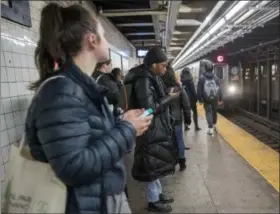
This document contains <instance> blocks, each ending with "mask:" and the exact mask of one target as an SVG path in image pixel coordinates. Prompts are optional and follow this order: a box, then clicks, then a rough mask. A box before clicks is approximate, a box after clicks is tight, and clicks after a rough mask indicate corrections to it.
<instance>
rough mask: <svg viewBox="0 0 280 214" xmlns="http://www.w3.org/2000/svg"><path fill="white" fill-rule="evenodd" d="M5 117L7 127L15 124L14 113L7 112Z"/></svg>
mask: <svg viewBox="0 0 280 214" xmlns="http://www.w3.org/2000/svg"><path fill="white" fill-rule="evenodd" d="M4 117H5V120H6V127H7V129H10V128H12V127H14V126H15V122H14V116H13V113H9V114H5V115H4Z"/></svg>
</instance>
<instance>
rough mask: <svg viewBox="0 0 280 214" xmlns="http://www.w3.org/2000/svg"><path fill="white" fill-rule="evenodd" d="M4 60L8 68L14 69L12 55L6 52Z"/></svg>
mask: <svg viewBox="0 0 280 214" xmlns="http://www.w3.org/2000/svg"><path fill="white" fill-rule="evenodd" d="M4 58H5V63H6V66H7V67H14V64H13V56H12V53H10V52H4Z"/></svg>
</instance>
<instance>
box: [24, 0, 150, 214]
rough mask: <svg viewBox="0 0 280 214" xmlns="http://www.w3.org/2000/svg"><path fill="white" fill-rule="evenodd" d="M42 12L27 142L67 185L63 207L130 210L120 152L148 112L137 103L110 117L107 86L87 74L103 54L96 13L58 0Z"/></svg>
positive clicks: (81, 211) (80, 212)
mask: <svg viewBox="0 0 280 214" xmlns="http://www.w3.org/2000/svg"><path fill="white" fill-rule="evenodd" d="M41 15H42V17H41V22H40V38H39V41H38V45H37V47H36V50H35V59H36V66H37V68H38V73H39V79H38V80H37V81H35V82H33V83H32V84H31V85H30V89H31V90H34V91H36V94H35V97H34V99H33V100H32V102H31V105H30V107H29V109H28V112H27V117H26V121H25V141H26V144H27V145H28V147H29V149H30V152H31V155H32V156H33V157H34V158H35V159H36V160H37V161H41V162H45V163H48V164H49V165H50V166H51V168H52V170H53V171H54V172H55V174H56V176H57V177H58V178H59V179H60V180H61V181H62V182H63V183H64V184H65V186H66V187H67V202H66V205H65V206H66V211H65V213H66V214H88V213H102V214H106V213H130V212H131V211H130V209H129V205H128V203H127V200H126V197H125V194H124V186H125V174H126V173H125V168H124V164H123V161H122V159H123V157H124V156H125V155H126V154H127V153H128V152H129V151H130V150H131V149H132V148H133V144H134V142H135V139H136V136H140V135H141V134H143V133H144V132H145V131H146V130H147V129H148V127H149V124H150V123H151V119H152V117H146V118H141V117H140V115H141V114H142V113H143V111H142V110H130V111H128V112H126V113H125V114H123V115H122V117H121V118H117V117H115V116H114V115H113V114H112V113H111V112H110V110H109V107H108V103H107V102H106V100H105V99H104V94H105V91H104V89H103V88H101V87H99V85H98V84H96V82H95V81H94V80H93V79H92V78H91V77H90V76H91V73H92V71H93V70H94V67H95V65H96V62H98V61H104V60H106V59H108V43H107V41H106V39H105V37H104V29H103V28H102V26H101V25H100V23H99V22H98V21H97V19H95V18H93V16H92V15H91V14H90V13H89V12H88V11H87V10H86V9H85V8H83V7H82V6H81V5H71V6H68V7H62V6H59V5H58V4H55V3H49V4H47V5H46V6H45V7H44V8H43V9H42V12H41ZM70 17H71V18H70ZM50 32H51V33H50ZM36 191H38V192H39V191H40V187H39V188H37V190H36ZM40 194H44V193H40ZM49 197H52V196H49ZM116 207H117V208H120V207H121V209H116Z"/></svg>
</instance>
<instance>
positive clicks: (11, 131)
mask: <svg viewBox="0 0 280 214" xmlns="http://www.w3.org/2000/svg"><path fill="white" fill-rule="evenodd" d="M8 136H9V140H10V143H15V142H16V141H17V133H16V127H13V128H11V129H8Z"/></svg>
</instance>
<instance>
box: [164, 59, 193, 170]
mask: <svg viewBox="0 0 280 214" xmlns="http://www.w3.org/2000/svg"><path fill="white" fill-rule="evenodd" d="M162 79H163V82H164V84H165V87H166V88H167V91H170V90H177V91H178V90H179V91H181V94H180V96H179V97H178V98H177V99H175V100H173V101H172V102H171V105H170V112H171V120H172V126H173V130H174V134H175V140H176V142H177V145H176V146H177V150H178V160H179V161H178V162H179V165H180V171H183V170H185V169H186V158H185V144H184V135H183V122H184V124H186V125H190V124H191V106H190V101H189V98H188V95H187V93H186V91H185V90H184V88H183V87H182V84H181V81H180V80H178V79H176V77H175V72H174V70H173V68H172V67H171V65H170V64H169V65H168V68H167V72H166V73H165V74H164V76H163V77H162Z"/></svg>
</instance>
